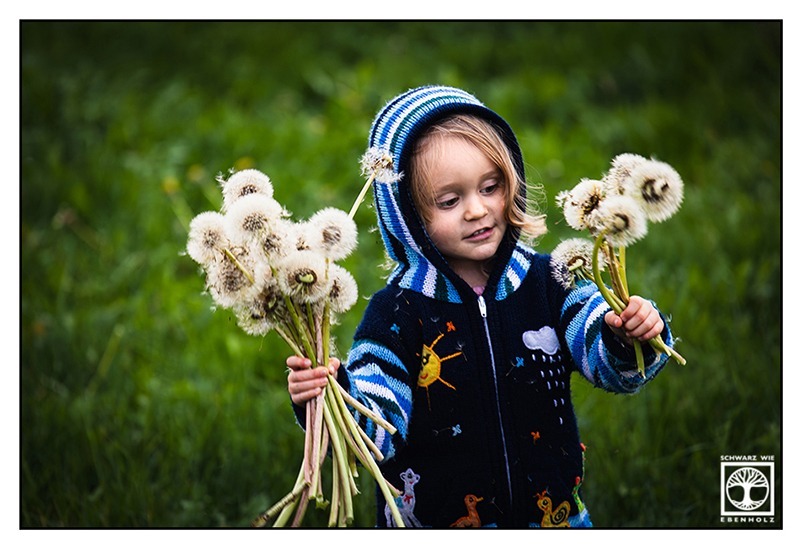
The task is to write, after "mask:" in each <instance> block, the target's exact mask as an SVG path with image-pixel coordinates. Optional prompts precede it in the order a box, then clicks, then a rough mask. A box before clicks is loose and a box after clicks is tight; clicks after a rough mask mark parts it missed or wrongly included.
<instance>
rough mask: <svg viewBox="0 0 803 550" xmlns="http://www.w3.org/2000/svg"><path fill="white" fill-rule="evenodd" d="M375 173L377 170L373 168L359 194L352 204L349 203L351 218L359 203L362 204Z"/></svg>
mask: <svg viewBox="0 0 803 550" xmlns="http://www.w3.org/2000/svg"><path fill="white" fill-rule="evenodd" d="M376 173H377V170H374V171H373V172H372V173H371V177H369V178H368V179H367V180H366V181H365V184H364V185H363V186H362V189H361V190H360V194H359V195H357V198H356V199H355V200H354V204H352V205H351V210H349V218H351V219H352V220H353V219H354V214H356V213H357V209H358V208H359V207H360V204H362V201H363V199H364V198H365V194H366V193H367V192H368V190H369V189H370V188H371V184H372V183H373V182H374V179H375V178H376Z"/></svg>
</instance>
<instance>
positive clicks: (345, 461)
mask: <svg viewBox="0 0 803 550" xmlns="http://www.w3.org/2000/svg"><path fill="white" fill-rule="evenodd" d="M285 305H286V307H287V309H288V311H289V312H290V319H291V320H292V322H291V326H289V327H287V329H286V330H284V331H282V332H281V333H280V334H282V336H283V337H284V338H285V340H286V341H288V343H289V344H291V347H292V348H293V350H294V351H295V352H299V351H303V353H302V355H303V356H305V357H308V358H309V359H310V360H311V362H312V368H315V367H317V366H319V365H328V364H329V337H330V321H329V307H328V305H326V306H324V308H323V311H322V313H314V312H313V311H312V309H311V308H305V309H306V311H304V313H301V312H300V311H299V308H298V306H297V305H296V304H295V303H294V302H293V300H291V299H290V298H289V297H285ZM290 332H292V333H293V334H295V335H297V336H298V337H299V340H300V342H296V341H293V339H292V338H289V336H287V334H288V333H290ZM349 406H351V407H353V408H354V409H356V410H357V411H358V412H359V413H360V414H363V415H364V416H367V417H369V418H371V420H372V421H374V422H375V423H376V424H377V425H378V426H380V427H381V428H383V429H385V430H386V431H387V432H388V433H390V434H391V435H392V434H394V433H395V432H396V429H395V428H394V427H393V425H391V424H390V423H388V422H387V421H385V420H384V419H382V418H381V417H379V416H378V415H376V414H375V413H373V412H372V411H371V410H370V409H368V408H367V407H365V406H364V405H362V404H361V403H359V402H358V401H357V400H356V399H354V398H353V397H351V396H350V395H348V393H347V392H346V391H345V390H344V389H343V388H342V387H341V386H340V384H338V382H337V380H336V379H335V378H334V376H332V375H331V374H330V375H328V380H327V386H326V387H325V388H324V390H323V392H322V393H321V395H319V396H318V397H316V398H315V399H313V400H311V401H309V402H307V409H306V415H307V424H306V434H305V439H304V447H305V449H304V459H303V461H302V464H301V468H300V471H299V475H298V478H297V479H296V482H295V486H294V487H293V489H292V490H291V491H290V493H288V494H287V495H286V496H285V497H284V498H282V499H281V500H280V501H279V502H277V503H276V504H274V505H273V506H272V507H271V508H270V509H269V510H268V511H266V512H264V513H263V514H260V515H259V516H258V517H257V518H256V519H255V520H254V521H253V522H252V525H253V526H254V527H263V526H265V525H267V524H268V522H269V521H271V520H273V519H274V518H276V519H275V522H274V524H273V526H274V527H284V526H287V525H288V524H289V525H290V526H291V527H297V526H299V525H300V524H301V521H302V519H303V516H304V513H305V511H306V506H307V502H308V501H310V500H315V501H316V503H317V505H318V506H319V507H325V506H326V505H327V504H329V505H330V506H331V509H330V514H329V526H330V527H345V526H348V525H350V524H351V523H352V521H353V519H354V504H353V498H354V496H355V495H357V494H358V493H359V491H358V489H357V484H356V482H355V478H356V477H357V476H358V470H357V462H358V461H359V463H361V464H362V465H363V466H364V467H365V468H366V469H367V470H368V471H369V472H370V474H371V476H372V477H373V478H374V479H375V480H376V482H377V484H378V486H379V490H380V491H381V493H382V495H383V496H384V497H385V500H386V501H387V504H388V508H389V509H390V511H391V515H392V516H393V519H394V522H395V523H396V525H397V526H399V527H404V521H403V520H402V517H401V514H400V513H399V509H398V506H396V501H395V498H396V497H397V496H398V495H399V494H400V492H399V491H398V490H397V489H396V488H395V487H393V486H392V485H391V484H390V483H389V482H388V481H387V480H386V479H385V477H384V476H383V474H382V472H381V470H380V469H379V465H378V462H377V461H380V462H381V461H382V460H383V459H384V457H383V456H382V453H381V452H380V450H379V448H377V447H376V445H375V444H374V443H373V441H372V440H371V438H370V437H368V435H367V434H366V433H365V432H364V431H363V430H362V428H361V427H360V426H359V425H358V424H357V421H356V420H355V418H354V416H353V414H352V412H351V409H350V408H349ZM330 450H331V458H332V493H331V498H332V500H331V502H329V503H327V502H326V499H325V498H324V496H323V494H322V491H321V488H320V487H321V471H320V470H321V466H322V465H323V462H324V459H325V458H326V456H327V453H328V451H330ZM294 512H295V516H293V513H294ZM277 516H278V517H277ZM291 517H292V521H291Z"/></svg>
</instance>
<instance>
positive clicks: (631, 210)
mask: <svg viewBox="0 0 803 550" xmlns="http://www.w3.org/2000/svg"><path fill="white" fill-rule="evenodd" d="M589 227H590V228H591V231H592V233H594V234H599V233H601V232H603V231H604V232H605V238H606V239H607V240H608V242H609V243H610V244H611V245H613V246H630V245H631V244H633V243H635V242H636V241H638V240H639V239H641V238H642V237H644V236H645V235H646V234H647V217H646V216H645V215H644V212H643V211H642V210H641V208H640V207H639V204H638V203H637V202H636V201H635V200H634V199H633V198H632V197H630V196H628V195H611V196H609V197H607V198H606V199H605V200H604V201H602V202H601V203H600V204H599V206H598V207H597V208H596V210H594V212H593V213H592V214H591V216H590V217H589Z"/></svg>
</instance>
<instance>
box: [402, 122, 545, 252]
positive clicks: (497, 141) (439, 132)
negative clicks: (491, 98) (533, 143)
mask: <svg viewBox="0 0 803 550" xmlns="http://www.w3.org/2000/svg"><path fill="white" fill-rule="evenodd" d="M445 137H458V138H461V139H465V140H466V141H467V142H469V143H470V144H472V145H473V146H475V147H476V148H477V149H479V150H480V151H481V152H482V153H483V154H485V156H487V157H488V159H490V161H491V162H493V163H494V164H495V165H496V166H497V167H498V168H499V170H500V171H501V172H502V176H503V179H504V192H505V220H506V221H507V223H508V224H509V225H511V226H513V227H515V228H518V229H519V230H520V232H521V236H522V237H524V238H525V239H527V240H535V239H537V238H538V237H540V236H542V235H544V234H545V233H546V232H547V226H546V220H545V218H546V216H545V215H543V214H540V213H539V212H537V211H535V212H531V211H530V208H529V206H530V205H533V207H534V203H535V201H531V202H529V203H528V201H527V199H526V196H525V194H524V193H521V192H520V191H521V190H522V188H526V190H527V194H528V195H530V194H535V196H536V198H540V197H541V196H542V195H543V189H542V188H541V187H540V186H537V187H536V186H534V185H528V184H527V182H526V181H525V180H524V179H523V178H522V177H521V176H520V175H519V173H518V170H516V166H515V165H514V163H513V159H512V158H511V156H510V151H509V150H508V148H507V146H506V145H505V143H504V142H503V141H502V138H501V137H500V136H499V133H498V132H497V131H496V129H495V128H494V126H493V125H492V124H491V123H490V122H488V121H486V120H484V119H482V118H479V117H476V116H471V115H464V114H458V115H453V116H450V117H448V118H446V119H444V120H442V121H440V122H438V123H436V124H434V125H433V126H431V127H430V128H428V129H427V130H426V132H425V133H424V134H423V135H422V136H421V138H420V139H419V140H418V142H417V143H416V144H415V149H414V151H413V154H412V156H411V159H410V172H411V174H410V177H411V181H410V192H411V194H412V197H413V202H414V203H415V207H416V209H417V210H418V212H419V213H420V214H421V217H422V218H423V219H424V221H425V222H427V223H429V221H430V220H431V215H432V206H433V205H434V204H435V197H434V196H433V188H432V185H431V184H430V183H429V181H430V180H429V174H430V171H431V166H430V165H429V163H427V162H424V161H423V159H424V158H425V156H424V155H422V153H423V152H424V151H425V150H427V149H428V148H429V147H438V146H440V145H441V144H442V142H443V138H445ZM430 158H432V157H431V156H430Z"/></svg>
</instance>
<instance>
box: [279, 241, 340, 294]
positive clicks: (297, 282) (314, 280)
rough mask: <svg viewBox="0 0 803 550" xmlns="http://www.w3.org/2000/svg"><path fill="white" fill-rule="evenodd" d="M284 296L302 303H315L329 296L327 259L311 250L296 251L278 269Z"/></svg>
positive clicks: (284, 259)
mask: <svg viewBox="0 0 803 550" xmlns="http://www.w3.org/2000/svg"><path fill="white" fill-rule="evenodd" d="M276 279H277V282H278V283H279V289H280V290H281V291H282V293H283V294H286V295H287V296H290V297H291V298H292V299H294V300H296V301H298V302H301V303H315V302H319V301H320V300H321V299H323V298H325V297H326V296H327V295H328V294H329V287H330V282H329V278H328V277H327V262H326V259H325V258H324V257H323V256H321V255H320V254H318V253H317V252H313V251H311V250H296V251H293V252H291V253H290V254H288V255H287V256H286V257H285V258H283V259H282V261H281V263H280V264H279V265H278V266H277V267H276Z"/></svg>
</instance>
